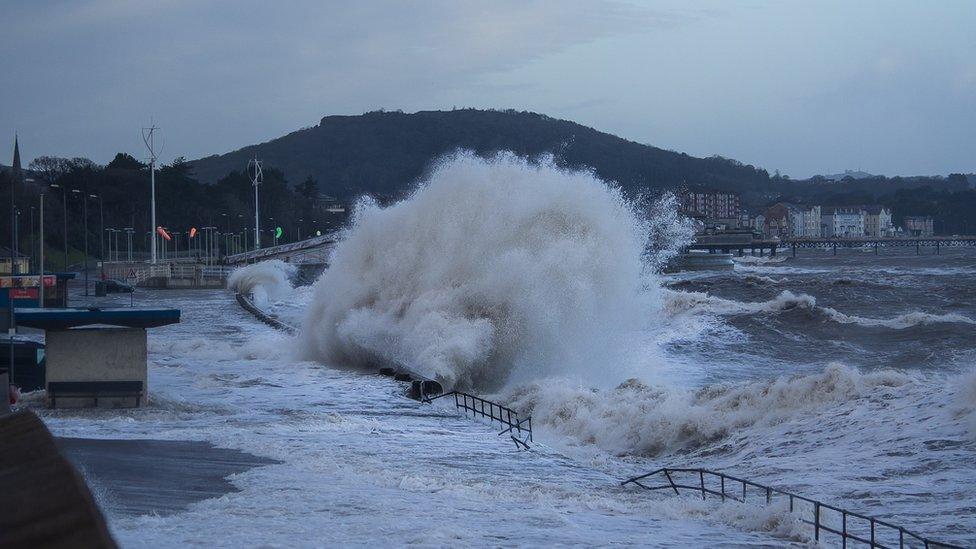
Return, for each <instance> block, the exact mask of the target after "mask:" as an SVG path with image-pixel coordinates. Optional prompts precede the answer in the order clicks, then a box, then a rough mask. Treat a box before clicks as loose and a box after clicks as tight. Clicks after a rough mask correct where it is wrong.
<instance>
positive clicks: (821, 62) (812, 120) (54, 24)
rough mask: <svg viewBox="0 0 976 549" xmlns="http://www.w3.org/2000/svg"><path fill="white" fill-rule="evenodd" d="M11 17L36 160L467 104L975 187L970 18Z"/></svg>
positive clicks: (699, 145)
mask: <svg viewBox="0 0 976 549" xmlns="http://www.w3.org/2000/svg"><path fill="white" fill-rule="evenodd" d="M0 20H2V21H3V23H2V27H3V32H2V33H0V84H2V85H0V136H4V137H0V143H8V144H12V140H13V133H14V131H17V132H19V134H20V137H21V146H22V151H23V154H24V156H25V158H26V159H27V160H29V159H31V158H33V157H35V156H39V155H42V154H46V155H58V156H86V157H89V158H91V159H93V160H95V161H96V162H99V163H104V162H107V161H108V160H110V159H111V158H112V156H114V154H115V153H116V152H118V151H126V152H129V153H132V154H134V155H136V156H137V157H143V156H144V153H143V151H142V143H141V139H140V136H139V131H140V128H141V127H142V126H144V125H147V124H148V123H149V121H150V119H153V120H155V122H156V124H157V125H158V126H160V127H161V128H162V133H161V135H162V142H163V143H164V148H163V151H162V159H163V160H164V161H170V160H171V159H172V158H174V157H176V156H185V157H187V158H191V159H192V158H198V157H201V156H207V155H210V154H215V153H223V152H227V151H230V150H233V149H237V148H239V147H242V146H245V145H249V144H253V143H258V142H261V141H266V140H268V139H272V138H274V137H278V136H280V135H283V134H285V133H288V132H290V131H293V130H296V129H298V128H302V127H308V126H312V125H315V124H317V123H318V120H319V118H321V117H322V116H323V115H327V114H360V113H362V112H365V111H369V110H374V109H379V108H385V109H387V110H395V109H402V110H404V111H406V112H413V111H416V110H428V109H451V108H452V107H454V106H458V107H461V106H469V107H494V108H514V109H518V110H531V111H537V112H541V113H545V114H548V115H550V116H554V117H558V118H566V119H570V120H574V121H577V122H580V123H583V124H586V125H589V126H592V127H594V128H596V129H598V130H602V131H606V132H610V133H614V134H617V135H620V136H622V137H625V138H627V139H632V140H634V141H639V142H642V143H648V144H652V145H655V146H658V147H662V148H667V149H673V150H678V151H684V152H687V153H689V154H693V155H696V156H708V155H712V154H720V155H723V156H728V157H732V158H736V159H738V160H741V161H743V162H746V163H750V164H756V165H759V166H762V167H765V168H767V169H769V170H770V172H772V171H773V170H777V169H778V170H780V171H781V172H783V173H786V174H789V175H791V176H793V177H806V176H810V175H813V174H816V173H836V172H839V171H843V170H844V169H858V168H860V169H862V170H865V171H869V172H873V173H883V174H887V175H895V174H948V173H951V172H976V30H974V29H976V2H973V1H971V0H960V1H949V0H942V1H938V2H929V1H918V2H904V1H895V0H885V1H877V2H874V1H865V0H858V1H856V2H852V1H849V0H846V1H838V2H827V1H818V2H764V1H760V0H753V1H743V2H732V1H724V0H723V1H714V2H707V1H706V2H696V1H690V0H689V1H681V0H675V1H662V2H656V1H636V0H634V1H630V2H624V1H620V2H617V1H613V2H611V1H598V0H588V1H577V0H557V1H552V2H534V1H527V0H515V1H511V2H506V1H496V0H492V1H479V2H458V1H450V0H446V1H443V2H429V1H411V2H406V1H404V2H392V1H391V2H369V1H362V2H325V1H321V0H309V1H281V2H266V1H254V2H230V1H226V2H206V1H202V0H185V1H184V0H155V1H152V2H148V1H147V2H137V1H133V0H92V1H88V2H83V1H49V0H33V1H30V2H19V1H15V0H0ZM9 146H10V145H8V146H7V147H9ZM7 147H5V148H7ZM7 150H8V151H9V148H7ZM0 162H2V163H4V164H9V163H10V159H9V152H4V153H2V156H0Z"/></svg>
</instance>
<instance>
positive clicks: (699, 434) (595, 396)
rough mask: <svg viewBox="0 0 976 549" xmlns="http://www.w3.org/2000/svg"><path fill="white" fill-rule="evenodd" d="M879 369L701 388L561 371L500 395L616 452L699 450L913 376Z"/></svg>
mask: <svg viewBox="0 0 976 549" xmlns="http://www.w3.org/2000/svg"><path fill="white" fill-rule="evenodd" d="M910 381H911V378H909V377H908V376H906V375H904V374H901V373H898V372H895V371H891V370H880V371H874V372H867V373H862V372H860V371H858V370H856V369H853V368H850V367H847V366H844V365H842V364H830V365H828V366H827V367H826V368H825V370H824V371H823V372H821V373H818V374H813V375H796V376H784V377H779V378H776V379H773V380H769V381H752V382H740V383H724V384H717V385H710V386H707V387H704V388H701V389H698V390H688V389H680V388H676V387H670V386H664V385H650V384H646V383H643V382H641V381H638V380H636V379H631V380H628V381H626V382H624V383H622V384H620V385H619V386H618V387H616V388H615V389H612V390H609V391H607V390H597V389H585V388H581V387H580V386H579V385H578V384H573V383H569V382H564V381H561V380H557V379H548V380H539V381H536V382H533V383H528V384H524V385H521V386H518V387H515V388H513V389H511V390H509V391H507V392H506V393H505V394H504V395H503V396H502V399H503V400H504V401H505V402H507V403H509V404H510V405H511V406H513V407H514V408H516V409H517V410H519V412H521V413H526V414H531V415H532V420H533V425H534V426H536V427H537V428H541V429H543V430H545V431H549V432H553V433H555V434H558V435H559V437H560V438H565V439H568V440H570V441H574V442H575V443H577V444H587V445H595V446H597V447H599V448H601V449H603V450H604V451H606V452H609V453H611V454H616V455H621V456H623V455H646V456H659V455H668V454H673V453H677V452H686V451H689V450H694V449H697V448H700V447H703V446H706V445H708V444H711V443H713V442H716V441H719V440H721V439H723V438H725V437H727V436H729V435H731V434H733V433H736V432H739V431H742V430H744V429H748V428H752V427H768V426H771V425H776V424H778V423H781V422H784V421H788V420H791V419H793V418H795V417H797V416H798V415H802V414H810V413H812V412H814V411H816V410H817V409H819V408H821V407H824V406H829V405H836V404H838V403H842V402H847V401H849V400H852V399H858V398H864V397H866V396H869V395H871V394H876V393H878V391H879V390H881V389H882V388H885V387H888V388H891V387H900V386H902V385H905V384H907V383H910Z"/></svg>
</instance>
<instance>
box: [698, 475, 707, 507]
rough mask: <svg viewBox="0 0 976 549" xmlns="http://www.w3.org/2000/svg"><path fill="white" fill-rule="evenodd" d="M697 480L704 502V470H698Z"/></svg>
mask: <svg viewBox="0 0 976 549" xmlns="http://www.w3.org/2000/svg"><path fill="white" fill-rule="evenodd" d="M698 480H699V481H701V491H702V501H705V470H704V469H699V470H698Z"/></svg>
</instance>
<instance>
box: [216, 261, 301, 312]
mask: <svg viewBox="0 0 976 549" xmlns="http://www.w3.org/2000/svg"><path fill="white" fill-rule="evenodd" d="M295 271H296V267H295V266H294V265H292V264H290V263H285V262H284V261H281V260H278V259H273V260H270V261H262V262H260V263H254V264H253V265H247V266H245V267H240V268H238V269H235V270H234V272H232V273H231V274H230V276H229V277H228V278H227V287H228V288H230V289H232V290H234V291H235V292H238V293H242V294H251V295H252V296H253V300H254V304H255V306H257V307H258V308H261V309H264V308H266V307H267V306H268V305H270V304H271V302H274V301H278V300H281V299H284V298H286V297H287V296H288V295H289V293H290V292H291V290H292V286H291V282H289V279H290V278H291V277H292V276H293V275H294V274H295Z"/></svg>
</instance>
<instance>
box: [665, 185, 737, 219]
mask: <svg viewBox="0 0 976 549" xmlns="http://www.w3.org/2000/svg"><path fill="white" fill-rule="evenodd" d="M680 201H681V211H682V212H683V213H684V214H685V215H687V216H689V217H692V218H695V219H698V220H701V221H703V222H704V223H705V224H706V225H712V226H714V225H724V226H726V227H728V228H738V226H739V222H740V220H739V216H740V215H741V209H740V206H739V195H737V194H735V193H730V192H723V191H704V190H694V191H687V192H685V193H682V194H681V196H680Z"/></svg>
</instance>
